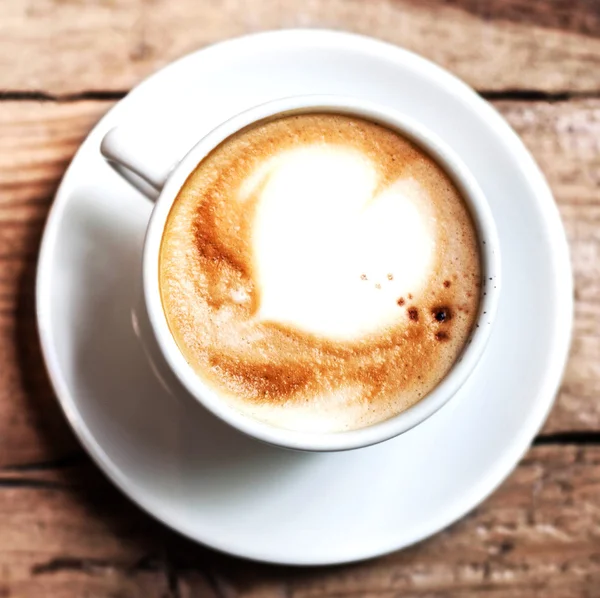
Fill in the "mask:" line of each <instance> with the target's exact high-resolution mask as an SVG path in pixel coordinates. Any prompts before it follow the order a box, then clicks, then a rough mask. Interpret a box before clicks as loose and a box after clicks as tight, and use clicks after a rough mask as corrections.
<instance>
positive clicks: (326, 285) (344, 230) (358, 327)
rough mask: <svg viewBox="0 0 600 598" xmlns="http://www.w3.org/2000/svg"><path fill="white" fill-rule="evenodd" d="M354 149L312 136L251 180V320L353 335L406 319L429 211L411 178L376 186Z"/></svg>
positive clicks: (426, 244)
mask: <svg viewBox="0 0 600 598" xmlns="http://www.w3.org/2000/svg"><path fill="white" fill-rule="evenodd" d="M379 178H380V175H379V173H378V170H377V167H376V165H375V164H373V163H372V162H371V160H370V158H369V157H368V156H366V155H364V154H362V153H361V152H360V151H358V150H355V149H349V148H346V147H342V146H337V145H333V144H326V143H319V144H312V145H307V146H303V147H301V148H295V149H291V150H287V151H284V152H282V153H281V154H279V155H278V156H275V157H273V158H271V159H270V160H269V161H268V162H267V163H265V164H263V165H262V166H261V167H260V168H259V169H257V171H256V172H255V173H254V175H253V176H252V177H251V178H250V179H248V181H247V185H246V186H245V189H244V190H243V193H244V194H245V193H247V192H249V191H252V190H254V191H256V190H258V192H259V194H260V196H259V199H258V204H257V208H256V216H255V223H254V229H253V250H254V260H255V272H256V276H257V282H258V288H259V292H260V302H259V309H258V314H257V315H258V317H259V318H261V319H263V320H268V321H276V322H280V323H284V324H287V325H291V326H294V327H297V328H300V329H302V330H305V331H307V332H312V333H314V334H318V335H325V336H328V337H334V338H344V339H350V338H357V337H360V336H364V335H366V334H369V333H373V332H376V331H378V330H381V329H382V328H384V327H387V326H389V325H391V324H393V323H394V322H397V321H398V320H399V319H400V318H403V317H404V313H403V310H402V309H401V308H400V307H399V305H398V299H399V298H400V297H406V296H407V295H408V294H409V293H412V294H415V295H416V294H418V293H419V290H420V289H421V288H423V286H424V284H425V283H426V281H427V279H428V274H430V272H431V269H432V267H433V256H434V254H435V228H436V223H435V217H434V216H433V209H432V207H431V202H430V201H429V198H428V195H427V191H426V190H425V189H424V188H423V187H422V186H421V185H420V184H419V183H418V181H416V180H414V179H413V178H400V179H398V180H396V181H394V182H392V183H391V184H389V185H387V186H386V187H385V188H383V189H380V188H379V187H380V180H379Z"/></svg>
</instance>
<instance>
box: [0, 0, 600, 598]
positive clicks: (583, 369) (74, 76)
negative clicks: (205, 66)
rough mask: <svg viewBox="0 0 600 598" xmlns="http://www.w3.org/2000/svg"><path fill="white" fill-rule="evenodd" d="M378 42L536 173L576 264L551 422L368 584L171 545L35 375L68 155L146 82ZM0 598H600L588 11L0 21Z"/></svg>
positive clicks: (598, 5) (596, 207)
mask: <svg viewBox="0 0 600 598" xmlns="http://www.w3.org/2000/svg"><path fill="white" fill-rule="evenodd" d="M297 26H303V27H304V26H318V27H331V28H337V29H347V30H351V31H357V32H361V33H366V34H369V35H373V36H376V37H379V38H382V39H385V40H389V41H392V42H395V43H397V44H399V45H401V46H404V47H407V48H409V49H412V50H415V51H417V52H419V53H421V54H423V55H425V56H427V57H429V58H431V59H433V60H434V61H436V62H438V63H439V64H441V65H442V66H444V67H446V68H448V69H450V70H451V71H453V72H455V73H456V74H458V75H459V76H460V77H462V78H463V79H465V80H466V81H468V82H469V83H470V84H471V85H473V86H474V87H475V88H476V89H477V90H479V91H480V93H481V94H482V95H484V97H486V98H488V99H489V100H490V101H491V102H492V103H493V104H494V105H495V106H496V108H497V109H498V110H499V111H500V112H502V114H503V115H504V116H505V117H506V118H507V119H508V121H509V122H510V123H511V124H512V125H513V127H514V128H515V129H516V130H517V131H518V132H519V134H520V135H521V136H522V138H523V139H524V141H525V143H526V144H527V146H528V147H529V148H530V149H531V151H532V152H533V154H534V156H535V157H536V159H537V160H538V162H539V164H540V165H541V167H542V169H543V170H544V172H545V173H546V175H547V177H548V179H549V181H550V184H551V186H552V189H553V191H554V193H555V196H556V201H557V202H558V205H559V208H560V211H561V214H562V217H563V220H564V223H565V226H566V229H567V233H568V236H569V239H570V243H571V251H572V261H573V265H574V271H575V297H576V314H575V336H574V340H573V346H572V351H571V358H570V361H569V365H568V368H567V371H566V375H565V379H564V383H563V386H562V389H561V391H560V394H559V397H558V400H557V403H556V407H555V408H554V410H553V412H552V414H551V416H550V419H549V420H548V422H547V424H546V426H545V427H544V429H543V431H542V434H541V435H540V436H539V437H538V438H537V439H536V441H535V443H534V446H533V448H532V449H531V450H530V451H529V453H528V454H527V455H526V457H525V458H524V459H523V461H522V462H521V463H520V465H519V466H518V468H517V469H516V471H515V472H514V473H513V475H512V476H511V477H510V478H509V480H508V481H507V482H506V483H504V484H503V486H502V487H501V488H500V489H499V490H498V491H497V492H496V493H495V494H494V495H493V497H492V498H490V499H489V500H488V501H486V502H485V503H484V504H483V505H481V506H480V507H479V508H478V509H477V510H476V511H475V512H473V513H472V514H471V515H469V516H468V517H467V518H465V519H464V520H463V521H461V522H459V523H457V524H456V525H454V526H453V527H452V528H450V529H448V530H447V531H445V532H443V533H441V534H439V535H438V536H436V537H434V538H432V539H430V540H428V541H426V542H423V543H421V544H420V545H418V546H415V547H413V548H411V549H409V550H405V551H403V552H399V553H396V554H393V555H390V556H388V557H385V558H381V559H377V560H374V561H370V562H367V563H362V564H357V565H352V566H345V567H335V568H323V569H303V570H299V569H285V568H277V567H269V566H263V565H256V564H252V563H245V562H242V561H238V560H235V559H232V558H228V557H224V556H221V555H217V554H215V553H212V552H211V551H209V550H207V549H204V548H201V547H199V546H196V545H194V544H192V543H191V542H188V541H186V540H183V539H182V538H180V537H179V536H177V535H176V534H174V533H172V532H170V531H169V530H167V529H165V528H163V527H162V526H161V525H159V524H158V523H156V522H155V521H154V520H152V519H151V518H150V517H148V516H147V515H145V514H144V513H142V512H140V511H139V510H138V509H137V508H136V507H135V506H133V505H132V504H131V503H130V502H129V501H128V500H127V499H126V498H124V497H123V496H122V495H121V494H120V493H119V492H118V491H117V490H116V489H115V488H113V486H112V485H111V484H110V483H109V482H108V481H107V480H106V479H105V478H104V477H103V475H102V474H100V473H99V471H98V470H97V468H96V467H95V466H94V465H93V464H92V463H91V462H90V460H89V458H88V457H87V456H86V455H85V454H84V453H83V451H82V449H81V447H80V446H79V445H78V443H77V442H76V441H75V440H74V438H73V436H72V434H71V432H70V430H69V428H68V427H67V425H66V423H65V421H64V419H63V417H62V414H61V412H60V409H59V407H58V403H57V401H56V399H55V397H54V395H53V392H52V390H51V388H50V386H49V383H48V379H47V377H46V375H45V373H44V366H43V363H42V359H41V355H40V349H39V341H38V337H37V333H36V327H35V321H34V311H33V293H34V285H33V280H34V272H35V260H36V256H37V251H38V245H39V240H40V235H41V232H42V228H43V225H44V220H45V218H46V214H47V211H48V208H49V206H50V204H51V202H52V197H53V194H54V191H55V189H56V186H57V183H58V181H59V179H60V177H61V176H62V174H63V172H64V169H65V167H66V165H67V164H68V163H69V161H70V159H71V157H72V155H73V153H74V151H75V150H76V149H77V146H78V145H79V143H80V142H81V141H82V139H83V138H84V137H85V135H86V133H87V132H88V131H89V130H90V128H91V127H92V126H93V124H94V123H95V122H96V121H97V120H98V119H99V118H100V117H101V116H102V114H104V113H105V112H106V111H107V110H108V109H109V108H110V107H111V106H112V105H113V103H114V102H115V101H116V100H118V99H119V98H121V97H122V96H123V95H124V94H125V93H126V92H127V91H128V90H129V89H130V88H131V87H132V86H133V85H135V84H136V83H137V82H138V81H140V80H141V79H142V78H143V77H144V76H145V75H147V74H149V73H151V72H153V71H154V70H155V69H157V68H159V67H161V66H162V65H164V64H166V63H167V62H169V61H171V60H172V59H174V58H176V57H178V56H181V55H182V54H184V53H186V52H189V51H192V50H195V49H197V48H200V47H202V46H204V45H206V44H208V43H210V42H214V41H216V40H220V39H224V38H228V37H231V36H235V35H238V34H242V33H246V32H250V31H258V30H263V29H270V28H278V27H297ZM0 90H2V91H0V598H7V597H11V598H14V597H35V598H40V597H43V596H51V597H53V598H63V597H75V596H77V597H79V596H90V597H108V596H111V597H137V596H139V597H144V598H146V597H148V598H154V597H157V598H158V597H159V596H161V597H171V598H187V597H191V596H201V597H204V596H206V597H221V598H229V597H233V596H243V597H247V598H250V597H257V598H258V597H260V598H276V597H277V598H278V597H290V598H291V597H294V598H325V597H327V598H333V597H351V596H352V597H360V596H371V597H377V598H392V597H395V596H398V597H400V596H401V597H404V598H406V597H417V596H419V597H421V598H424V597H428V598H434V597H436V598H442V597H444V598H450V597H475V596H477V597H479V596H481V597H490V598H491V597H505V596H506V597H510V598H530V597H536V596H539V597H543V598H554V597H557V598H571V597H576V596H577V597H584V596H585V597H589V598H592V597H598V596H600V193H599V192H600V0H570V1H567V0H489V1H485V0H480V1H475V0H446V1H443V0H431V1H427V2H417V1H414V2H410V1H409V0H223V1H222V2H218V1H215V0H181V1H169V0H88V1H84V0H28V1H25V0H1V2H0Z"/></svg>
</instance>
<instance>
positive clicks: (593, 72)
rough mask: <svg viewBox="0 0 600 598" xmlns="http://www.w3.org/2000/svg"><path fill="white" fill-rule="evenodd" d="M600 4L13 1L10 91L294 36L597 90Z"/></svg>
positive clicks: (125, 80) (505, 85) (5, 64)
mask: <svg viewBox="0 0 600 598" xmlns="http://www.w3.org/2000/svg"><path fill="white" fill-rule="evenodd" d="M599 23H600V16H599V11H598V7H597V3H596V2H595V1H594V0H573V1H571V2H565V1H564V0H550V1H549V0H490V1H488V2H480V1H476V0H451V1H447V0H425V1H422V2H418V1H416V0H369V1H366V0H314V1H311V2H305V1H304V0H227V1H226V2H213V1H212V0H180V1H178V2H177V3H174V2H170V1H169V0H151V1H150V2H148V1H147V0H121V1H118V2H81V1H77V0H75V1H73V0H69V1H65V0H60V1H58V0H37V1H36V2H35V3H32V2H23V1H22V0H3V2H2V6H1V7H0V73H2V79H1V80H0V88H4V89H5V90H8V91H15V90H20V91H24V90H36V91H43V92H48V93H52V94H72V93H78V92H82V91H88V90H127V89H129V88H130V87H131V86H132V85H135V84H136V83H137V82H138V81H140V80H141V79H142V78H143V77H145V76H147V75H148V74H150V73H151V72H153V71H154V70H156V69H157V68H159V67H161V66H163V65H165V64H167V63H168V62H170V61H171V60H173V59H175V58H177V57H179V56H182V55H184V54H186V53H188V52H191V51H194V50H196V49H198V48H201V47H203V46H206V45H207V44H210V43H213V42H216V41H220V40H223V39H227V38H230V37H234V36H238V35H242V34H246V33H252V32H257V31H264V30H268V29H279V28H293V27H318V28H331V29H341V30H347V31H353V32H357V33H361V34H366V35H370V36H374V37H377V38H380V39H383V40H386V41H390V42H393V43H396V44H398V45H400V46H403V47H405V48H408V49H410V50H414V51H415V52H418V53H420V54H422V55H424V56H426V57H428V58H430V59H432V60H434V61H435V62H437V63H439V64H440V65H442V66H444V67H446V68H448V69H450V70H451V71H453V72H455V73H456V74H458V75H459V76H460V77H462V78H464V79H465V80H466V81H468V82H469V83H470V84H472V85H473V86H475V87H477V88H479V89H486V90H506V89H522V88H525V89H534V90H543V91H551V92H555V91H565V90H578V91H590V90H592V91H597V90H599V89H600V69H598V68H597V67H598V60H599V57H600V39H599V34H600V24H599Z"/></svg>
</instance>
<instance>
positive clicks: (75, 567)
mask: <svg viewBox="0 0 600 598" xmlns="http://www.w3.org/2000/svg"><path fill="white" fill-rule="evenodd" d="M0 526H1V529H2V533H1V534H0V596H2V597H4V596H11V597H12V596H14V597H21V596H22V597H28V596H36V597H46V596H47V597H49V598H50V597H51V598H67V597H72V596H102V597H104V596H127V597H132V598H134V597H135V598H137V597H139V598H146V597H148V598H159V597H166V596H169V595H170V590H169V581H168V574H167V572H166V565H165V560H164V555H163V553H162V552H161V550H160V548H159V546H160V537H161V533H162V529H161V528H160V526H159V525H158V524H156V523H155V522H154V521H153V520H151V519H150V518H148V517H146V516H144V515H143V514H142V513H141V512H140V511H138V510H137V509H136V508H135V507H134V506H133V505H132V504H131V503H130V502H129V501H127V500H126V499H125V498H124V497H123V496H121V495H120V494H119V493H118V492H117V491H116V490H115V489H113V488H112V487H111V486H110V485H109V483H108V481H106V480H105V479H104V478H103V477H102V475H101V474H100V473H99V472H98V470H97V469H96V468H95V467H94V466H93V465H92V464H91V463H90V462H89V461H87V460H86V461H85V463H84V464H83V465H81V466H77V467H72V468H68V469H53V470H45V469H41V470H34V471H29V470H27V471H19V470H14V471H3V472H2V473H1V474H0Z"/></svg>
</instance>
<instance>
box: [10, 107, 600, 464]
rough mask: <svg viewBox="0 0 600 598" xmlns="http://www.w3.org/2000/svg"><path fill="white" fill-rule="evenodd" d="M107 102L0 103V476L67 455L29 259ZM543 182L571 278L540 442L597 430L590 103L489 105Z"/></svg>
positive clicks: (597, 113)
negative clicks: (6, 469) (559, 361)
mask: <svg viewBox="0 0 600 598" xmlns="http://www.w3.org/2000/svg"><path fill="white" fill-rule="evenodd" d="M110 105H112V104H111V103H109V102H92V101H89V102H70V103H53V102H45V103H37V102H1V103H0V372H1V373H2V375H1V376H0V466H2V465H3V464H12V463H27V462H31V461H40V460H48V459H55V458H59V457H61V456H63V455H65V454H70V453H72V452H73V451H76V450H78V449H77V445H76V444H75V443H74V442H73V439H72V437H71V434H70V433H69V431H68V429H67V426H66V425H65V423H64V421H63V419H62V416H61V415H60V412H59V409H58V407H57V404H56V402H55V400H54V398H53V394H52V391H51V390H50V387H49V384H48V380H47V377H46V375H45V373H44V367H43V362H42V359H41V355H40V350H39V343H38V340H37V334H36V330H35V325H34V316H33V282H34V280H33V278H34V270H35V256H36V253H37V248H38V244H39V238H40V234H41V230H42V225H43V222H44V218H45V215H46V212H47V210H48V207H49V205H50V202H51V197H52V193H53V192H54V190H55V188H56V185H57V183H58V180H59V178H60V177H61V175H62V173H63V171H64V168H65V166H66V164H67V163H68V161H69V160H70V158H71V156H72V154H73V153H74V151H75V149H76V148H77V146H78V144H79V143H80V141H81V140H82V138H83V137H84V135H85V133H86V132H87V131H88V130H89V129H90V127H91V126H92V124H93V123H94V122H95V121H96V120H97V119H98V118H99V117H100V116H101V115H102V114H103V113H104V112H105V111H106V110H107V109H108V108H109V107H110ZM496 105H497V107H498V108H499V109H500V110H501V111H502V112H503V114H504V115H505V116H506V117H507V118H508V120H509V121H510V122H511V123H512V124H513V126H515V128H516V129H517V131H518V132H519V133H520V134H521V135H522V136H523V138H524V140H525V142H526V143H527V145H528V146H529V147H530V149H531V150H532V152H533V153H534V155H535V157H536V158H537V159H538V161H539V162H540V165H541V166H542V168H543V170H544V171H545V172H546V173H547V175H548V178H549V180H550V183H551V185H552V188H553V189H554V192H555V194H556V197H557V200H558V203H559V207H560V209H561V212H562V215H563V219H564V221H565V225H566V228H567V232H568V235H569V238H570V241H571V249H572V259H573V264H574V269H575V277H576V296H577V297H576V298H577V301H576V318H575V338H574V342H573V349H572V357H571V360H570V362H569V366H568V369H567V372H566V377H565V381H564V384H563V388H562V391H561V394H560V397H559V400H558V403H557V406H556V408H555V410H554V411H553V413H552V416H551V418H550V420H549V422H548V425H547V427H546V431H547V432H571V431H579V430H583V431H594V430H596V431H598V430H600V403H599V402H598V401H597V400H596V397H597V396H598V395H599V394H600V359H599V357H600V259H598V256H599V255H600V234H599V233H598V231H599V230H600V227H599V226H598V225H599V224H600V197H599V196H598V193H597V189H598V184H599V182H600V179H599V177H600V174H599V173H600V152H599V151H598V149H599V145H598V139H599V138H600V100H580V101H576V102H575V101H572V102H559V103H552V104H550V103H542V102H499V103H497V104H496Z"/></svg>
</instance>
